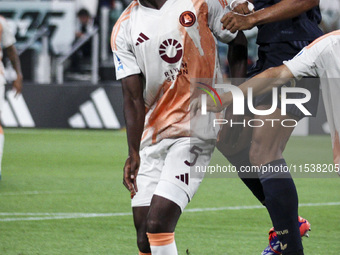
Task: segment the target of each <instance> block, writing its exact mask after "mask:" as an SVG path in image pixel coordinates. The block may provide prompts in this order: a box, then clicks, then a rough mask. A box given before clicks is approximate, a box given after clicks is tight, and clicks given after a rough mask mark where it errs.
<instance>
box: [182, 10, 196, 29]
mask: <svg viewBox="0 0 340 255" xmlns="http://www.w3.org/2000/svg"><path fill="white" fill-rule="evenodd" d="M179 22H180V23H181V25H182V26H183V27H191V26H193V25H194V24H195V22H196V16H195V14H194V13H193V12H191V11H185V12H183V13H182V14H181V16H179Z"/></svg>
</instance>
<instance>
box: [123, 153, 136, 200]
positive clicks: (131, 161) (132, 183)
mask: <svg viewBox="0 0 340 255" xmlns="http://www.w3.org/2000/svg"><path fill="white" fill-rule="evenodd" d="M139 165H140V157H139V154H138V153H135V154H132V155H130V156H129V157H128V158H127V159H126V161H125V166H124V176H123V184H124V186H125V187H126V188H127V189H128V190H129V191H130V193H131V198H133V197H134V195H136V192H137V191H138V188H137V183H136V177H137V174H138V170H139Z"/></svg>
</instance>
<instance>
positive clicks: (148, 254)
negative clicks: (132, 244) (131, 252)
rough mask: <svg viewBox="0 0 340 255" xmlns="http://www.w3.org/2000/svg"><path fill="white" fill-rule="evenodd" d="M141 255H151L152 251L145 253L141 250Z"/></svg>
mask: <svg viewBox="0 0 340 255" xmlns="http://www.w3.org/2000/svg"><path fill="white" fill-rule="evenodd" d="M138 254H139V255H151V253H143V252H139V253H138Z"/></svg>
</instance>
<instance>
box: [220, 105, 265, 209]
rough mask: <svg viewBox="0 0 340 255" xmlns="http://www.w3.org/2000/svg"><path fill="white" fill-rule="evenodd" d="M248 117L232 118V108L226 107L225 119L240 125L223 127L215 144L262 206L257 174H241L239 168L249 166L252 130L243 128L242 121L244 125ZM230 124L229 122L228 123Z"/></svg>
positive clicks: (260, 185) (260, 188)
mask: <svg viewBox="0 0 340 255" xmlns="http://www.w3.org/2000/svg"><path fill="white" fill-rule="evenodd" d="M250 118H251V117H250V116H247V115H245V116H233V115H232V107H228V109H227V110H226V113H225V119H227V120H231V119H232V120H233V122H234V123H240V124H236V125H233V126H232V127H231V126H230V124H226V125H223V127H222V129H221V132H220V134H219V140H218V142H217V144H216V147H217V149H218V150H219V151H220V152H221V153H222V154H223V155H224V156H225V157H226V158H227V159H228V161H229V162H230V163H231V164H232V165H233V166H235V167H236V169H237V171H238V175H239V177H240V178H241V180H242V181H243V183H244V184H245V185H246V186H247V187H248V188H249V189H250V191H251V192H252V193H253V194H254V196H255V197H256V198H257V199H258V200H259V201H260V203H262V204H264V200H265V198H264V193H263V188H262V184H261V182H260V180H259V179H258V176H257V173H251V172H248V173H247V172H241V171H240V170H241V167H247V166H251V163H250V159H249V150H250V144H251V137H252V128H251V127H249V126H245V127H244V126H243V124H241V123H243V121H244V120H245V121H246V123H247V122H248V120H249V119H250ZM229 123H230V121H229Z"/></svg>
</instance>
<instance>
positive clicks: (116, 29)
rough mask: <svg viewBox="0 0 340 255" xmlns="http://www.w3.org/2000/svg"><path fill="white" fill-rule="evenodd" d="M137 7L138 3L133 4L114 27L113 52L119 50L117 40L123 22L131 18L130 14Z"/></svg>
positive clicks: (112, 36)
mask: <svg viewBox="0 0 340 255" xmlns="http://www.w3.org/2000/svg"><path fill="white" fill-rule="evenodd" d="M137 5H138V2H137V1H135V2H132V4H131V5H130V6H129V7H128V8H127V9H126V10H125V11H124V12H123V13H122V15H121V16H120V17H119V19H118V20H117V22H116V24H115V25H114V27H113V29H112V33H111V48H112V50H117V47H116V39H117V35H118V32H119V30H120V25H121V24H122V22H123V21H125V20H127V19H129V18H130V13H131V11H132V9H133V7H135V6H137Z"/></svg>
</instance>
